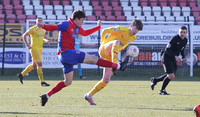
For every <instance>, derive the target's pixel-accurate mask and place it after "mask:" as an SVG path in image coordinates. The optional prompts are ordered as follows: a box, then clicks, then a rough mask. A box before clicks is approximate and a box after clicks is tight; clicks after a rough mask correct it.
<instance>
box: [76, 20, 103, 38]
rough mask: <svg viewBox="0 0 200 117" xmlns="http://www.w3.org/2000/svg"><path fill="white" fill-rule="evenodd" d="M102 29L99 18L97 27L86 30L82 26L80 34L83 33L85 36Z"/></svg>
mask: <svg viewBox="0 0 200 117" xmlns="http://www.w3.org/2000/svg"><path fill="white" fill-rule="evenodd" d="M100 29H101V21H100V20H98V21H97V26H96V27H94V28H91V29H87V30H84V29H82V28H80V32H79V33H78V34H81V35H83V36H88V35H90V34H92V33H94V32H96V31H98V30H100Z"/></svg>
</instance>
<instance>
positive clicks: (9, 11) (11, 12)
mask: <svg viewBox="0 0 200 117" xmlns="http://www.w3.org/2000/svg"><path fill="white" fill-rule="evenodd" d="M5 12H6V14H7V15H8V14H13V10H5Z"/></svg>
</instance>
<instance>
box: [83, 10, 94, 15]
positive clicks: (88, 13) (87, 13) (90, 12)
mask: <svg viewBox="0 0 200 117" xmlns="http://www.w3.org/2000/svg"><path fill="white" fill-rule="evenodd" d="M92 13H93V11H92V10H87V11H85V14H86V15H92Z"/></svg>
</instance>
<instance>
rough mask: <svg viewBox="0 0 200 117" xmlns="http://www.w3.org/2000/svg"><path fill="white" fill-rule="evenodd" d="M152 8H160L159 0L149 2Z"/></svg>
mask: <svg viewBox="0 0 200 117" xmlns="http://www.w3.org/2000/svg"><path fill="white" fill-rule="evenodd" d="M149 2H150V5H151V7H154V6H158V0H149Z"/></svg>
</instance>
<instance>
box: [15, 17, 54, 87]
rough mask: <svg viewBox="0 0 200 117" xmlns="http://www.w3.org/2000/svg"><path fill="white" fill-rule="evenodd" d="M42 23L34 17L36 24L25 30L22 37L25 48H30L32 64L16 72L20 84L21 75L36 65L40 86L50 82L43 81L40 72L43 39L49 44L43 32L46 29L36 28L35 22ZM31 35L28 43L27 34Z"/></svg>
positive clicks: (21, 80)
mask: <svg viewBox="0 0 200 117" xmlns="http://www.w3.org/2000/svg"><path fill="white" fill-rule="evenodd" d="M38 23H42V18H41V17H38V18H37V19H36V25H35V26H33V27H30V28H29V30H28V31H26V32H25V33H24V34H23V36H22V38H23V40H24V42H25V44H26V46H27V48H28V49H29V50H30V53H31V56H32V64H31V65H28V66H27V67H26V68H25V69H24V70H23V71H22V72H21V73H20V74H17V77H18V78H19V80H20V82H21V84H23V77H24V76H25V75H26V74H27V73H29V72H31V71H32V70H33V69H35V68H36V67H37V74H38V77H39V79H40V81H41V85H42V86H50V84H48V83H46V82H44V80H43V72H42V59H41V55H42V49H43V41H44V42H46V43H47V44H50V41H49V40H48V39H46V36H45V33H46V30H44V29H42V28H37V24H38ZM29 35H30V37H31V44H30V45H29V43H28V41H27V36H29Z"/></svg>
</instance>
